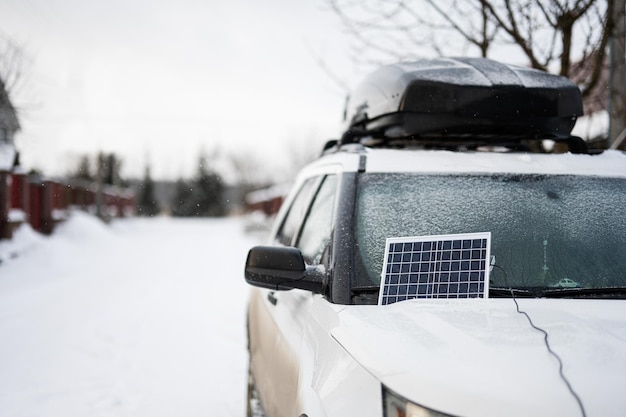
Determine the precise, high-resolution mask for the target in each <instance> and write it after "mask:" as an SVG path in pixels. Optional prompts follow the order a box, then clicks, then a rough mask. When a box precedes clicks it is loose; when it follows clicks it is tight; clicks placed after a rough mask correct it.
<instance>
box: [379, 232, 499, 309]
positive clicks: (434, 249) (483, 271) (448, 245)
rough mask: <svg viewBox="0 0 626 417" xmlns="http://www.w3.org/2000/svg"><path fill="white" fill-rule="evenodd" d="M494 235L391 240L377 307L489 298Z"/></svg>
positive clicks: (469, 234)
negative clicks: (417, 300)
mask: <svg viewBox="0 0 626 417" xmlns="http://www.w3.org/2000/svg"><path fill="white" fill-rule="evenodd" d="M490 247H491V233H490V232H481V233H465V234H455V235H437V236H417V237H400V238H388V239H387V241H386V247H385V259H384V262H383V272H382V277H381V282H380V293H379V297H378V304H380V305H386V304H392V303H395V302H398V301H404V300H410V299H413V298H476V297H480V298H487V297H488V296H489V256H490Z"/></svg>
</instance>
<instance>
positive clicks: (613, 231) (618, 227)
mask: <svg viewBox="0 0 626 417" xmlns="http://www.w3.org/2000/svg"><path fill="white" fill-rule="evenodd" d="M359 187H360V189H359V193H358V195H359V200H358V204H357V222H356V224H357V226H356V239H357V248H358V253H357V268H358V274H357V276H358V278H357V279H358V280H359V282H357V283H356V284H357V286H371V285H378V284H379V282H380V275H381V271H382V264H383V253H384V248H385V239H386V238H388V237H403V236H423V235H438V234H455V233H472V232H491V236H492V247H491V254H492V255H494V256H495V257H496V264H497V265H499V266H500V267H502V268H503V269H504V270H505V271H506V272H507V275H508V282H509V284H510V285H511V286H512V287H516V288H530V287H555V288H560V287H567V288H570V287H583V288H599V287H615V286H626V276H625V271H626V256H624V248H625V247H626V244H625V243H626V179H623V178H601V177H577V176H544V175H416V174H364V175H362V176H361V177H360V180H359ZM491 286H494V287H504V288H506V287H508V285H507V283H506V281H505V275H504V273H502V272H501V271H499V270H498V269H494V270H493V272H492V273H491Z"/></svg>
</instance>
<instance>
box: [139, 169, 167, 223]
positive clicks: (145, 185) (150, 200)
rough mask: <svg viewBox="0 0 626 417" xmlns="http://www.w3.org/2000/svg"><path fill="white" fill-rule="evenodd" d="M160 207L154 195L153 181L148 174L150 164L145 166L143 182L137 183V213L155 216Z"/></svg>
mask: <svg viewBox="0 0 626 417" xmlns="http://www.w3.org/2000/svg"><path fill="white" fill-rule="evenodd" d="M160 211H161V208H160V207H159V203H158V202H157V201H156V197H155V195H154V181H152V178H151V176H150V166H146V171H145V174H144V178H143V182H142V183H141V184H140V185H139V196H138V198H137V213H138V214H139V215H140V216H150V217H152V216H155V215H157V214H159V212H160Z"/></svg>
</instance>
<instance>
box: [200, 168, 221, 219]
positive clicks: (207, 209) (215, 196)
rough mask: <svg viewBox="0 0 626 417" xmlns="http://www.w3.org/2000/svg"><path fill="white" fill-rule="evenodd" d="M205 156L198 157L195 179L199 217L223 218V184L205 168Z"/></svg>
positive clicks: (217, 176)
mask: <svg viewBox="0 0 626 417" xmlns="http://www.w3.org/2000/svg"><path fill="white" fill-rule="evenodd" d="M207 165H208V164H207V159H206V157H205V156H200V160H199V165H198V174H197V177H196V179H195V182H196V191H195V200H196V203H197V207H198V215H200V216H211V217H215V216H223V215H224V213H225V211H226V210H225V207H224V201H223V197H224V184H223V183H222V180H221V178H220V177H219V175H217V174H216V173H215V172H213V171H212V170H210V169H209V168H208V166H207Z"/></svg>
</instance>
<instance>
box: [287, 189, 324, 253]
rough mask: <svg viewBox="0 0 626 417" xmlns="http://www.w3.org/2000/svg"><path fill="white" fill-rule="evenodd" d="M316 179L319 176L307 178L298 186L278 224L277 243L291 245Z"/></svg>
mask: <svg viewBox="0 0 626 417" xmlns="http://www.w3.org/2000/svg"><path fill="white" fill-rule="evenodd" d="M318 179H319V178H309V179H308V180H306V181H305V182H304V184H302V187H300V190H299V191H298V194H297V195H296V197H295V199H294V200H293V202H292V203H291V207H289V211H288V213H287V215H286V217H285V220H284V221H283V224H282V225H281V226H280V229H279V230H278V233H277V234H276V241H277V242H278V243H280V244H282V245H285V246H291V244H292V242H293V238H294V236H295V235H296V233H297V232H298V228H299V227H300V224H301V223H302V219H303V218H304V215H305V213H306V209H307V208H308V206H309V201H310V200H311V193H312V191H313V187H314V185H315V184H316V183H317V181H318Z"/></svg>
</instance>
